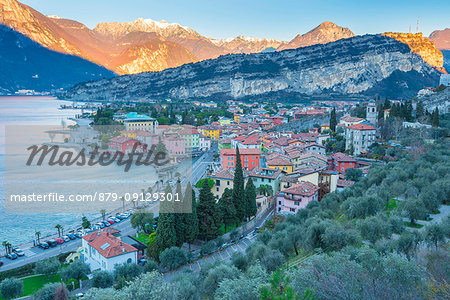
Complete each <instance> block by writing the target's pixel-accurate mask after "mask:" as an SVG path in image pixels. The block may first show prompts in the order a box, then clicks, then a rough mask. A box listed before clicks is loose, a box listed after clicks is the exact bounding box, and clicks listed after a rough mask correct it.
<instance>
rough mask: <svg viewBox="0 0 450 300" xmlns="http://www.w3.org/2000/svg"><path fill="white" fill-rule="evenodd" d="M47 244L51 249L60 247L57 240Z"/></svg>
mask: <svg viewBox="0 0 450 300" xmlns="http://www.w3.org/2000/svg"><path fill="white" fill-rule="evenodd" d="M47 244H48V245H49V246H50V247H56V245H58V242H57V241H56V240H48V241H47Z"/></svg>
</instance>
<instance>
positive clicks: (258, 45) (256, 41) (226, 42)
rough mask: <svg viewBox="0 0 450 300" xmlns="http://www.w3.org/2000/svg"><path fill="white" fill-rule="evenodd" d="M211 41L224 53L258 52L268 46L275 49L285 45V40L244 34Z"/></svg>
mask: <svg viewBox="0 0 450 300" xmlns="http://www.w3.org/2000/svg"><path fill="white" fill-rule="evenodd" d="M211 41H212V42H213V43H214V44H215V45H217V46H218V47H220V48H222V49H223V51H225V52H226V53H233V54H238V53H246V54H249V53H259V52H262V51H264V50H266V49H268V48H273V49H277V48H278V47H280V46H282V45H285V44H286V42H283V41H279V40H275V39H261V38H254V37H246V36H241V35H240V36H237V37H235V38H228V39H222V40H216V39H211Z"/></svg>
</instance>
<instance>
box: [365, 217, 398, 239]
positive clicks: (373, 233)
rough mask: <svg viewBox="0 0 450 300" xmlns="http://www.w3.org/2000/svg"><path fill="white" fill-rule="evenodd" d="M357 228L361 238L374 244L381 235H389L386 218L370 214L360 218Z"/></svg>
mask: <svg viewBox="0 0 450 300" xmlns="http://www.w3.org/2000/svg"><path fill="white" fill-rule="evenodd" d="M359 230H360V232H361V236H362V238H363V239H365V240H368V241H370V242H371V243H372V244H375V242H376V241H378V240H379V239H381V238H382V237H386V238H387V237H389V236H390V235H391V232H390V228H389V224H388V223H387V222H386V220H384V219H382V218H381V217H378V216H372V217H368V218H365V219H364V220H361V221H360V223H359Z"/></svg>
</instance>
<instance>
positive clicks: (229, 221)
mask: <svg viewBox="0 0 450 300" xmlns="http://www.w3.org/2000/svg"><path fill="white" fill-rule="evenodd" d="M219 209H220V212H221V215H222V222H223V225H224V227H225V233H226V232H227V227H228V226H229V225H233V224H234V223H236V219H237V218H236V208H235V207H234V203H233V192H232V191H231V190H230V189H228V188H226V189H225V191H224V192H223V194H222V197H221V198H220V200H219Z"/></svg>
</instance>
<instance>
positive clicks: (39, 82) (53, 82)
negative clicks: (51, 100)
mask: <svg viewBox="0 0 450 300" xmlns="http://www.w3.org/2000/svg"><path fill="white" fill-rule="evenodd" d="M0 45H1V47H0V61H1V67H0V70H1V72H0V94H9V93H14V92H15V91H18V90H21V89H32V90H36V91H39V92H48V91H52V90H57V89H60V88H64V89H67V88H70V87H71V86H73V85H74V84H76V83H78V82H83V81H95V80H98V79H102V78H110V77H113V76H116V74H114V73H113V72H111V71H109V70H108V69H106V68H104V67H102V66H98V65H96V64H94V63H91V62H89V61H87V60H85V59H82V58H80V57H78V56H74V55H68V54H62V53H59V52H56V51H52V50H49V49H47V48H45V47H43V46H41V45H39V44H38V43H36V42H34V41H32V40H31V39H29V38H28V37H26V36H24V35H22V34H20V33H18V32H16V31H14V30H12V29H11V28H8V27H6V26H3V25H0Z"/></svg>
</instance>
